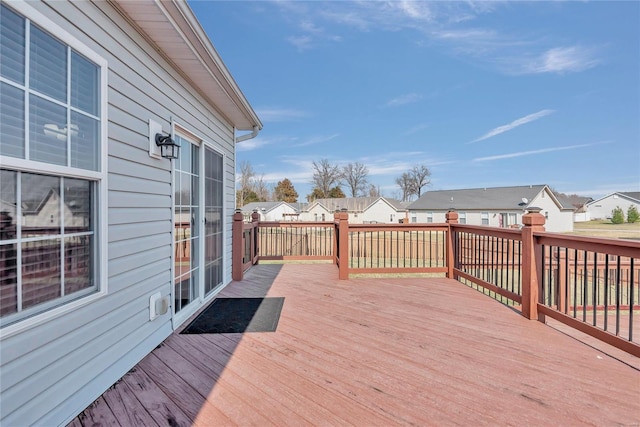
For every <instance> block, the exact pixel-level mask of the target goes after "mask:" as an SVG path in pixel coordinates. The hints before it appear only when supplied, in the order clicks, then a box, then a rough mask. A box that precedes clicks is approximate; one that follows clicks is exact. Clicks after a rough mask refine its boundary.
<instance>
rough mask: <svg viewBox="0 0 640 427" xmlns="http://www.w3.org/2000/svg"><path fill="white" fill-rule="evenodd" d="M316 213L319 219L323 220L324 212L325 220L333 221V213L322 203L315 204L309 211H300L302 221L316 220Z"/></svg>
mask: <svg viewBox="0 0 640 427" xmlns="http://www.w3.org/2000/svg"><path fill="white" fill-rule="evenodd" d="M316 214H317V215H318V221H322V214H324V220H325V221H333V213H332V212H329V211H328V210H327V209H325V207H324V206H322V205H315V206H312V207H311V209H309V210H308V211H304V212H300V221H315V220H316V219H315V217H316Z"/></svg>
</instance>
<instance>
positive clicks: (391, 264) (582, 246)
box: [233, 210, 640, 357]
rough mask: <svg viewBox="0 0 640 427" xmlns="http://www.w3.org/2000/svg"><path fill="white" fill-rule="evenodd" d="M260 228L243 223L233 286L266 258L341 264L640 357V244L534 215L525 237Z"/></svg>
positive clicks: (450, 219)
mask: <svg viewBox="0 0 640 427" xmlns="http://www.w3.org/2000/svg"><path fill="white" fill-rule="evenodd" d="M446 218H447V223H445V224H416V223H410V224H350V223H349V219H348V214H347V213H346V212H336V214H335V216H334V221H333V222H320V223H318V222H309V223H305V222H282V223H278V222H262V223H259V222H258V214H257V213H254V216H252V222H251V223H249V224H243V223H242V214H241V213H236V215H235V216H234V244H233V249H234V255H233V257H234V258H233V259H234V263H233V278H234V280H241V279H242V274H243V272H244V271H246V269H247V268H249V267H250V266H251V265H253V264H255V263H257V262H258V261H259V260H275V259H277V260H300V259H324V260H333V262H334V263H335V264H336V265H337V266H338V272H339V278H340V279H348V278H349V275H350V274H360V273H365V274H370V273H432V274H438V275H442V276H446V277H449V278H452V279H456V280H458V281H460V282H462V283H465V284H467V285H468V286H470V287H473V288H475V289H478V290H479V291H481V292H484V293H485V294H487V295H489V296H491V297H493V298H495V299H497V300H499V301H501V302H503V303H505V304H509V305H510V306H513V307H514V308H515V309H518V310H520V312H521V313H522V315H523V316H525V317H527V318H529V319H537V320H541V321H544V319H545V316H549V317H552V318H554V319H556V320H558V321H560V322H562V323H564V324H566V325H568V326H570V327H572V328H575V329H577V330H580V331H582V332H585V333H587V334H589V335H591V336H593V337H596V338H598V339H600V340H602V341H605V342H607V343H609V344H612V345H614V346H616V347H618V348H621V349H623V350H625V351H627V352H629V353H631V354H634V355H636V356H638V357H640V340H639V339H638V336H639V335H640V331H638V328H640V324H639V321H640V292H639V282H640V242H633V241H625V240H613V239H596V238H585V237H576V236H567V235H561V234H556V233H545V232H544V222H545V218H544V216H542V215H541V214H540V213H539V212H537V211H535V210H531V211H530V212H528V213H527V214H525V215H523V224H524V226H523V228H522V229H520V230H513V229H504V228H495V227H487V226H472V225H466V224H458V222H457V219H458V214H457V213H456V212H453V211H452V212H448V213H447V216H446Z"/></svg>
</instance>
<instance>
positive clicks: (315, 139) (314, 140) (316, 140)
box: [292, 133, 340, 147]
mask: <svg viewBox="0 0 640 427" xmlns="http://www.w3.org/2000/svg"><path fill="white" fill-rule="evenodd" d="M338 136H340V134H339V133H334V134H333V135H318V136H312V137H310V138H308V139H306V140H304V141H303V142H301V143H298V144H294V145H292V147H307V146H309V145H316V144H322V143H323V142H328V141H331V140H332V139H335V138H337V137H338Z"/></svg>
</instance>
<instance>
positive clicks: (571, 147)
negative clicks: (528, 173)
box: [473, 141, 611, 162]
mask: <svg viewBox="0 0 640 427" xmlns="http://www.w3.org/2000/svg"><path fill="white" fill-rule="evenodd" d="M602 144H611V141H603V142H594V143H591V144H579V145H567V146H564V147H552V148H542V149H540V150H530V151H520V152H518V153H509V154H499V155H497V156H487V157H478V158H475V159H473V161H474V162H487V161H492V160H502V159H511V158H514V157H523V156H531V155H534V154H542V153H551V152H553V151H564V150H575V149H578V148H586V147H593V146H594V145H602Z"/></svg>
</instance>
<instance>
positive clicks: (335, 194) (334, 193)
mask: <svg viewBox="0 0 640 427" xmlns="http://www.w3.org/2000/svg"><path fill="white" fill-rule="evenodd" d="M328 196H329V199H344V198H345V197H347V196H346V195H345V194H344V192H343V191H342V188H340V186H337V185H336V186H335V187H333V188H332V189H331V190H329V194H328Z"/></svg>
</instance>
